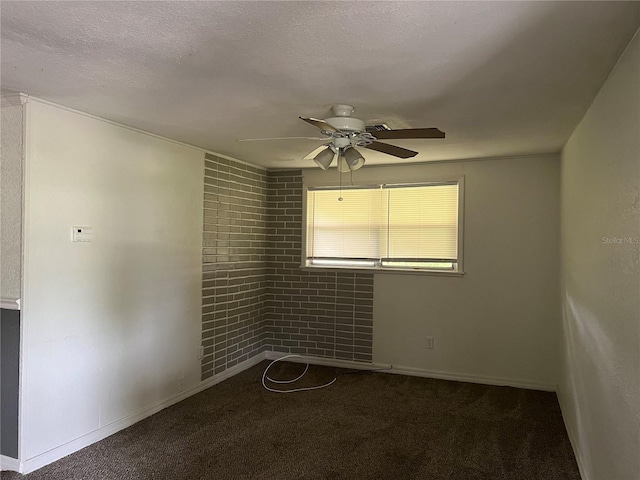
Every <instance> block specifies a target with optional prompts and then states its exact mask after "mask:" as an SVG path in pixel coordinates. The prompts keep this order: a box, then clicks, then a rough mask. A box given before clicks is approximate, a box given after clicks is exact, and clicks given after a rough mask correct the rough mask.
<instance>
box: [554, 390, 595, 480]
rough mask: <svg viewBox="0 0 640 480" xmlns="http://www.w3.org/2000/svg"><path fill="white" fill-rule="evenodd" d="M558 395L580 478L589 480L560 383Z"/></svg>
mask: <svg viewBox="0 0 640 480" xmlns="http://www.w3.org/2000/svg"><path fill="white" fill-rule="evenodd" d="M556 397H557V398H558V404H559V405H560V413H562V421H563V422H564V429H565V430H566V431H567V436H568V437H569V443H570V444H571V449H572V450H573V455H574V456H575V457H576V463H577V464H578V472H580V478H581V479H582V480H588V479H589V477H588V476H587V472H586V470H585V468H584V462H583V461H582V456H581V455H580V448H579V444H578V439H577V438H576V433H575V432H574V431H573V429H572V428H571V425H570V424H569V422H567V416H566V414H565V411H566V408H565V407H563V396H562V392H561V390H560V386H559V385H558V386H557V387H556Z"/></svg>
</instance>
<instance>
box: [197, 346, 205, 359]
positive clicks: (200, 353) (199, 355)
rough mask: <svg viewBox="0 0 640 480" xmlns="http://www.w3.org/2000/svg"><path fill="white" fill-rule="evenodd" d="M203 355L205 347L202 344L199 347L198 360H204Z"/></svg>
mask: <svg viewBox="0 0 640 480" xmlns="http://www.w3.org/2000/svg"><path fill="white" fill-rule="evenodd" d="M203 357H204V347H203V346H202V345H200V347H199V348H198V360H202V358H203Z"/></svg>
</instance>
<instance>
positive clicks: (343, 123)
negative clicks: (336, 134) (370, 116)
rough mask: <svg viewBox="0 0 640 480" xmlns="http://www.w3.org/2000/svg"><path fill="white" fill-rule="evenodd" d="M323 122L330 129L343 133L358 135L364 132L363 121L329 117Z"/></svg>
mask: <svg viewBox="0 0 640 480" xmlns="http://www.w3.org/2000/svg"><path fill="white" fill-rule="evenodd" d="M325 122H327V123H328V124H329V125H331V126H332V127H334V128H337V129H338V130H341V131H345V132H356V133H360V132H364V130H365V125H364V121H362V120H360V119H359V118H352V117H331V118H326V119H325Z"/></svg>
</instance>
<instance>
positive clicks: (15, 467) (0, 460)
mask: <svg viewBox="0 0 640 480" xmlns="http://www.w3.org/2000/svg"><path fill="white" fill-rule="evenodd" d="M0 470H3V471H4V470H11V471H12V472H19V471H20V460H18V459H17V458H11V457H7V456H5V455H0Z"/></svg>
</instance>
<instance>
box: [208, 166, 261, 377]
mask: <svg viewBox="0 0 640 480" xmlns="http://www.w3.org/2000/svg"><path fill="white" fill-rule="evenodd" d="M266 194H267V178H266V171H265V170H261V169H259V168H256V167H251V166H248V165H244V164H242V163H240V162H233V161H230V160H227V159H224V158H220V157H216V156H214V155H210V154H207V155H206V156H205V172H204V221H203V230H204V232H203V238H202V246H203V265H202V345H203V346H204V358H203V359H202V370H201V378H202V380H204V379H206V378H208V377H211V376H212V375H214V374H216V373H220V372H222V371H224V370H226V369H227V368H229V367H232V366H233V365H235V364H237V363H239V362H242V361H244V360H247V359H248V358H250V357H252V356H254V355H256V354H258V353H259V352H261V351H262V350H263V349H264V348H265V340H266V336H265V332H266V331H265V316H264V312H265V300H266V296H267V270H266V268H267V263H266V208H267V206H266V196H267V195H266Z"/></svg>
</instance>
